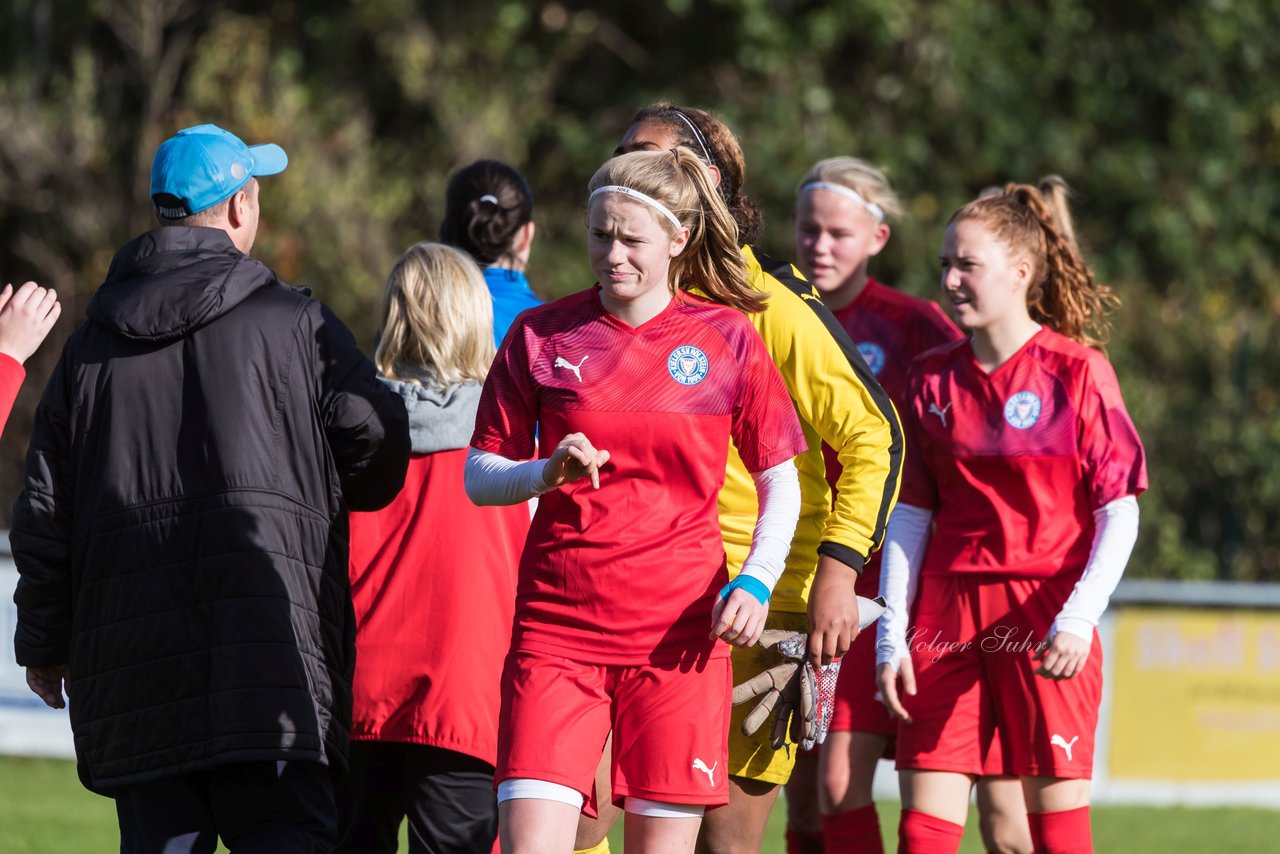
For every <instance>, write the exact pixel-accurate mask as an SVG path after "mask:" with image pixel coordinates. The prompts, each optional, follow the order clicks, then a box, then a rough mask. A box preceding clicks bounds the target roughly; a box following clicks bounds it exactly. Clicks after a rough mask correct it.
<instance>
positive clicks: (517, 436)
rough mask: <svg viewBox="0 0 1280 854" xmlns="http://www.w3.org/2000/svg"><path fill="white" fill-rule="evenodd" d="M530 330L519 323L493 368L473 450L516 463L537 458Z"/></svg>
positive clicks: (482, 400)
mask: <svg viewBox="0 0 1280 854" xmlns="http://www.w3.org/2000/svg"><path fill="white" fill-rule="evenodd" d="M528 338H529V335H528V327H527V326H526V325H525V324H524V323H522V322H520V321H519V320H517V322H516V323H515V324H514V325H513V326H512V327H511V329H510V331H509V332H508V333H507V337H506V338H504V339H503V341H502V346H501V347H500V348H499V349H498V355H497V356H495V357H494V359H493V365H492V366H491V367H490V368H489V376H488V377H487V378H486V379H485V381H484V391H482V392H481V394H480V407H479V409H478V410H477V411H476V428H475V432H473V433H472V434H471V446H472V447H473V448H478V449H479V450H481V451H488V452H489V453H491V454H498V455H499V456H503V457H507V458H508V459H512V460H527V459H532V458H533V457H534V456H535V455H536V454H537V447H536V445H535V436H536V435H537V425H538V396H537V390H536V389H535V388H534V384H533V377H532V375H531V374H530V371H529V365H530V358H529V349H528V348H529V342H528Z"/></svg>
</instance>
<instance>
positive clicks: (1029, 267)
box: [1013, 256, 1035, 291]
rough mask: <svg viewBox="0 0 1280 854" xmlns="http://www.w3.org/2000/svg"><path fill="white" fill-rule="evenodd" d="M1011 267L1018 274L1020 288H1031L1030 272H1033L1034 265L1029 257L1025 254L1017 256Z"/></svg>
mask: <svg viewBox="0 0 1280 854" xmlns="http://www.w3.org/2000/svg"><path fill="white" fill-rule="evenodd" d="M1013 269H1014V271H1015V272H1016V273H1017V274H1018V284H1019V286H1020V287H1021V288H1022V290H1024V291H1026V290H1029V289H1030V288H1031V274H1032V273H1034V272H1035V265H1034V264H1032V263H1031V259H1030V258H1027V257H1025V256H1023V257H1022V258H1019V259H1018V263H1017V264H1015V265H1014V268H1013Z"/></svg>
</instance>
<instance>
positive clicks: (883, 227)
mask: <svg viewBox="0 0 1280 854" xmlns="http://www.w3.org/2000/svg"><path fill="white" fill-rule="evenodd" d="M890 233H891V232H890V229H889V223H887V222H882V223H880V224H879V225H877V226H876V237H875V240H873V241H871V252H870V253H869V254H871V255H879V254H880V250H881V249H883V248H884V247H885V245H886V244H887V243H888V242H889V234H890Z"/></svg>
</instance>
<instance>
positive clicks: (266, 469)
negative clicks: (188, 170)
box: [11, 227, 409, 793]
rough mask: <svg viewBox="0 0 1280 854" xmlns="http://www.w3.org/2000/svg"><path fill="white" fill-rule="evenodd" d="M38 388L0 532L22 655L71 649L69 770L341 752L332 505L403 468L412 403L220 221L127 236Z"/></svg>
mask: <svg viewBox="0 0 1280 854" xmlns="http://www.w3.org/2000/svg"><path fill="white" fill-rule="evenodd" d="M87 314H88V318H89V319H88V321H87V322H85V323H83V324H82V325H81V326H80V327H79V328H78V329H77V330H76V331H75V332H74V333H73V334H72V336H71V338H70V340H69V341H68V342H67V345H66V348H65V349H64V351H63V353H62V357H61V360H60V361H59V363H58V365H57V367H56V368H55V370H54V373H53V375H52V377H51V378H50V380H49V384H48V386H47V387H46V388H45V391H44V396H43V398H42V400H41V402H40V406H39V409H38V411H37V413H36V418H35V425H34V429H33V433H32V437H31V446H30V449H29V451H28V454H27V465H26V488H25V490H24V492H23V493H22V495H21V496H20V497H19V498H18V502H17V505H16V506H15V508H14V516H13V529H12V532H11V544H12V547H13V555H14V560H15V561H16V563H17V565H18V570H19V572H20V579H19V582H18V589H17V593H16V594H15V596H14V599H15V601H16V602H17V605H18V628H17V635H16V638H15V647H16V651H17V658H18V663H19V664H21V665H26V666H37V667H47V666H53V665H58V664H63V663H69V664H70V673H71V675H70V682H69V688H68V693H69V696H70V702H69V706H70V712H71V725H72V730H73V733H74V738H75V748H76V756H77V760H78V763H79V769H80V777H81V780H82V781H83V782H84V784H85V785H86V786H87V787H88V788H90V789H93V790H95V791H99V792H104V793H109V792H110V791H111V790H112V789H113V788H116V787H119V786H121V785H127V784H130V783H138V782H144V781H147V780H152V779H158V778H163V777H167V776H173V775H177V774H185V773H189V772H195V771H200V770H203V769H207V768H210V767H215V766H218V765H223V764H227V763H233V762H246V761H258V760H302V761H316V762H320V763H324V764H327V765H329V766H330V767H331V768H332V769H333V770H335V771H337V772H341V771H342V770H344V769H345V766H346V747H347V727H348V725H349V721H350V715H351V677H352V672H353V668H354V645H353V639H354V636H355V623H354V618H353V613H352V608H351V599H350V589H349V584H348V580H347V518H346V512H347V509H348V508H350V509H354V510H374V509H378V508H380V507H382V506H384V505H385V504H387V503H388V502H389V501H390V500H391V499H392V498H393V497H394V496H395V495H396V493H397V492H398V491H399V490H400V487H401V485H402V484H403V480H404V473H405V467H406V465H407V462H408V455H409V431H408V423H407V418H406V414H405V408H404V404H403V403H402V402H401V400H400V399H399V397H397V396H396V395H394V394H392V393H391V392H390V391H389V390H388V389H387V388H386V387H385V386H384V385H382V384H381V383H380V382H378V381H377V379H376V376H375V371H374V367H373V365H372V363H371V362H370V361H369V360H368V359H367V358H366V357H365V356H364V355H363V354H362V353H361V352H360V350H359V349H358V348H357V347H356V344H355V341H354V339H353V338H352V336H351V333H350V332H349V331H348V330H347V328H346V327H345V326H344V325H343V324H342V323H341V322H340V321H339V320H338V319H337V318H336V317H335V316H334V315H333V314H332V313H331V312H330V311H329V310H328V309H327V308H325V307H324V306H323V305H322V304H321V303H319V302H317V301H316V300H313V299H311V298H310V297H309V296H308V295H307V293H306V292H305V291H303V290H299V289H296V288H292V287H289V286H286V285H283V284H282V283H281V282H280V281H279V280H278V279H277V278H276V276H275V274H274V273H273V272H272V271H271V270H270V269H269V268H267V267H266V266H264V265H263V264H261V263H259V262H257V261H254V260H253V259H251V258H249V257H247V256H245V255H243V254H241V253H240V252H239V251H238V250H237V249H236V248H235V246H234V245H233V244H232V243H231V241H230V238H229V237H228V235H227V234H226V232H224V231H221V230H217V229H209V228H178V227H174V228H162V229H158V230H156V231H153V232H150V233H148V234H145V235H143V236H142V237H139V238H137V239H136V240H134V241H133V242H132V243H130V244H128V245H127V246H125V247H124V248H123V249H121V250H120V251H119V252H118V253H117V254H116V257H115V259H114V260H113V262H112V265H111V268H110V271H109V272H108V275H107V279H106V281H105V283H104V284H103V285H102V286H101V287H100V288H99V289H98V291H97V293H96V294H95V295H94V297H93V299H92V301H91V302H90V303H89V307H88V312H87Z"/></svg>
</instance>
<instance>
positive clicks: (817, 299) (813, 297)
mask: <svg viewBox="0 0 1280 854" xmlns="http://www.w3.org/2000/svg"><path fill="white" fill-rule="evenodd" d="M800 299H807V300H811V301H812V302H822V297H820V296H818V295H817V294H815V293H807V294H801V295H800Z"/></svg>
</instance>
